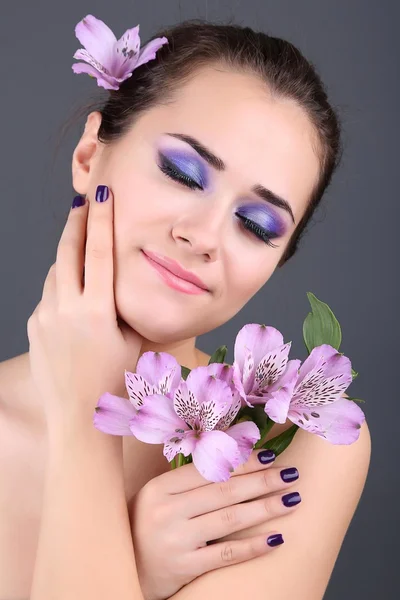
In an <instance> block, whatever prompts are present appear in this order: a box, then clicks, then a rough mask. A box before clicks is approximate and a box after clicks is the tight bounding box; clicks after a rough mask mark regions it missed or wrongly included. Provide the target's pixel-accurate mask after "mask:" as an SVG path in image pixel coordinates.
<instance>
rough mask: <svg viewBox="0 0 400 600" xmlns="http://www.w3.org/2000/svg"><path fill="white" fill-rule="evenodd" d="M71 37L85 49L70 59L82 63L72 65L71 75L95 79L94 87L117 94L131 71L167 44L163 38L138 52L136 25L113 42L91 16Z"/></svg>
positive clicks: (84, 20) (103, 28)
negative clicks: (95, 84)
mask: <svg viewBox="0 0 400 600" xmlns="http://www.w3.org/2000/svg"><path fill="white" fill-rule="evenodd" d="M75 34H76V37H77V38H78V40H79V41H80V42H81V44H82V45H83V46H84V48H85V49H82V48H81V49H80V50H77V51H76V52H75V54H74V58H76V59H78V60H83V61H85V62H80V63H75V64H73V65H72V70H73V72H74V73H77V74H79V73H87V74H88V75H90V77H95V78H96V79H97V85H98V86H99V87H103V88H105V89H106V90H118V89H119V86H120V84H121V83H122V82H123V81H125V80H126V79H128V78H129V77H131V75H132V71H134V69H136V68H137V67H140V65H143V64H145V63H146V62H148V61H149V60H153V59H154V58H155V56H156V52H157V50H159V49H160V48H161V46H163V45H164V44H168V40H167V38H166V37H161V38H156V39H154V40H151V41H150V42H149V43H148V44H146V45H145V46H143V48H142V49H140V37H139V25H137V26H136V27H133V28H132V29H127V30H126V32H125V33H124V35H123V36H122V37H121V38H120V39H119V40H117V38H116V37H115V35H114V33H113V32H112V31H111V29H110V28H109V27H108V25H106V24H105V23H104V22H103V21H101V20H100V19H96V17H94V16H93V15H86V17H85V18H84V19H82V21H80V22H79V23H78V24H77V26H76V27H75ZM86 63H87V64H86Z"/></svg>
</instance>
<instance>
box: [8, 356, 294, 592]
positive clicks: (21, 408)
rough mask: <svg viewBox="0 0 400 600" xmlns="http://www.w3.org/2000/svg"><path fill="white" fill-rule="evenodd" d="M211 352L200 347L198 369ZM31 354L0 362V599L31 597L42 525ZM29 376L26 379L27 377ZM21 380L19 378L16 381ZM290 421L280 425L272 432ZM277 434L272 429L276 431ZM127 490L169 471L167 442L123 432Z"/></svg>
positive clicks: (43, 439) (41, 466)
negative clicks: (164, 445) (30, 386)
mask: <svg viewBox="0 0 400 600" xmlns="http://www.w3.org/2000/svg"><path fill="white" fill-rule="evenodd" d="M209 358H210V356H209V355H208V354H205V353H204V352H202V351H201V350H198V349H197V348H195V359H196V362H192V363H191V365H188V366H189V367H190V368H194V367H196V366H200V365H206V364H207V363H208V360H209ZM28 377H29V372H28V354H27V353H26V354H21V355H19V356H16V357H14V358H12V359H9V360H6V361H4V362H2V363H0V390H1V393H0V440H1V444H0V511H1V515H2V518H1V519H0V598H1V600H3V599H4V600H5V599H7V600H24V599H25V598H28V597H29V593H30V586H31V581H32V574H33V568H34V560H35V555H36V547H37V540H38V534H39V527H40V515H41V506H42V494H43V483H44V475H45V462H46V451H47V435H46V427H45V424H44V421H43V416H42V415H41V414H40V411H38V410H33V407H34V406H37V405H36V401H38V399H37V398H35V397H34V394H32V393H31V394H29V405H30V406H31V410H29V408H27V401H26V396H25V395H24V396H22V395H21V392H22V391H24V392H25V390H26V389H27V388H26V387H25V386H24V385H23V384H24V383H25V385H27V383H28V381H29V379H28ZM24 378H26V379H25V381H24ZM16 382H19V384H18V383H16ZM289 426H290V423H289V422H288V423H287V424H284V425H276V426H275V428H274V433H273V435H276V434H277V433H279V432H280V431H283V430H284V429H286V428H287V427H289ZM271 435H272V433H271ZM123 444H124V464H125V486H126V487H125V489H126V498H127V502H129V501H130V500H131V499H132V498H133V496H134V495H135V494H136V493H137V492H138V491H139V490H140V489H141V488H142V487H143V486H144V485H145V483H147V482H148V481H149V480H150V479H153V478H154V477H157V475H160V474H161V473H164V472H166V471H168V470H169V465H168V463H167V461H166V460H165V457H164V456H163V454H162V446H158V445H150V444H143V443H142V442H139V441H138V440H136V439H135V438H134V437H133V436H132V437H124V439H123Z"/></svg>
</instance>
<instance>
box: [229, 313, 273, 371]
mask: <svg viewBox="0 0 400 600" xmlns="http://www.w3.org/2000/svg"><path fill="white" fill-rule="evenodd" d="M283 343H284V342H283V336H282V334H281V332H280V331H278V329H275V327H269V326H267V325H260V324H259V323H249V324H247V325H245V326H244V327H242V329H241V330H240V331H239V333H238V334H237V336H236V340H235V346H234V356H235V362H236V363H237V364H238V366H239V368H240V370H241V371H242V372H243V366H244V361H245V360H246V356H247V351H250V352H251V354H252V355H253V358H254V364H255V365H258V364H259V363H260V361H261V359H262V358H263V357H264V356H265V355H266V354H267V353H268V352H271V351H272V350H275V349H276V348H280V347H281V346H282V345H283Z"/></svg>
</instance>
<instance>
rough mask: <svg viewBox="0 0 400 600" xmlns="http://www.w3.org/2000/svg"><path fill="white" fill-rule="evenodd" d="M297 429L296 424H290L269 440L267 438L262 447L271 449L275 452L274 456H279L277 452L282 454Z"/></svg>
mask: <svg viewBox="0 0 400 600" xmlns="http://www.w3.org/2000/svg"><path fill="white" fill-rule="evenodd" d="M298 429H299V426H298V425H292V426H291V427H289V429H287V430H286V431H284V432H283V433H281V434H279V435H277V436H276V437H274V438H272V439H270V440H267V441H266V442H265V444H264V446H263V448H266V449H267V448H268V449H269V450H272V451H273V452H274V453H275V456H279V454H282V452H283V451H284V450H286V448H287V447H288V446H289V444H290V443H291V441H292V439H293V438H294V435H295V433H296V431H297V430H298Z"/></svg>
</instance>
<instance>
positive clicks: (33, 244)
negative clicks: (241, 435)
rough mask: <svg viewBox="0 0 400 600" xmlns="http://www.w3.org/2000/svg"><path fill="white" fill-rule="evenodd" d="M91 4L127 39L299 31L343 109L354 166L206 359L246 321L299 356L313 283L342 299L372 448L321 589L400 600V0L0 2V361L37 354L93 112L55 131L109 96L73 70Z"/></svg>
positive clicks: (295, 36)
mask: <svg viewBox="0 0 400 600" xmlns="http://www.w3.org/2000/svg"><path fill="white" fill-rule="evenodd" d="M88 13H92V14H94V15H95V16H96V17H98V18H100V19H102V20H103V21H105V22H106V23H107V24H108V25H109V26H110V27H111V28H112V29H113V30H114V32H115V33H116V34H117V37H120V36H121V35H122V33H123V32H124V31H125V30H126V29H127V28H128V27H133V26H134V25H136V24H137V23H140V26H141V35H142V39H145V38H146V37H147V36H150V35H152V33H153V32H154V30H155V29H156V28H157V27H159V26H162V25H167V24H168V25H169V24H173V23H176V22H177V21H179V20H181V19H185V18H194V17H200V18H208V19H209V20H212V21H219V22H224V21H226V20H227V19H232V18H233V20H234V22H236V23H238V24H245V25H249V26H253V27H255V28H259V29H262V30H264V31H266V32H268V33H270V34H272V35H276V36H281V37H284V38H287V39H289V40H290V41H292V42H293V43H295V44H296V45H298V46H299V48H300V49H301V50H302V51H303V53H304V54H305V55H306V56H307V57H308V58H309V59H310V60H311V61H312V62H313V63H314V64H315V65H316V67H317V69H318V70H319V72H320V73H321V75H322V78H323V80H324V81H325V83H326V85H327V88H328V92H329V95H330V99H331V101H332V102H333V103H334V105H335V106H336V107H337V108H338V109H339V111H340V114H341V116H342V118H343V119H344V129H345V132H344V133H345V144H346V151H345V155H344V160H343V165H342V167H341V169H340V171H339V172H338V173H337V174H336V177H335V179H334V183H333V185H332V187H331V189H330V190H329V192H328V194H327V195H326V197H325V201H324V204H323V208H322V209H320V210H319V211H318V213H317V215H316V217H315V218H314V220H313V225H312V226H311V227H310V228H309V233H308V235H306V238H305V239H304V240H303V244H302V247H301V248H300V251H299V253H298V254H297V255H296V256H295V257H294V258H292V259H291V261H290V262H289V263H288V264H287V265H286V266H285V267H284V268H283V269H281V270H277V271H276V272H275V274H274V276H273V277H272V279H271V280H270V281H269V282H268V283H267V285H266V286H265V287H264V288H263V289H262V290H261V291H260V292H259V294H257V295H256V296H255V297H254V298H253V299H252V300H251V301H250V302H249V304H248V305H247V306H246V307H245V308H244V309H243V310H242V311H241V313H239V314H238V315H237V316H236V317H235V318H234V319H232V320H231V321H230V322H229V323H227V324H226V325H225V326H223V327H220V328H219V329H217V330H215V331H213V332H212V333H210V334H207V335H204V336H202V337H201V338H199V341H198V345H199V347H200V348H201V349H202V350H204V351H206V352H208V353H211V352H212V351H213V350H214V349H215V348H216V347H217V346H218V345H220V344H223V343H226V344H227V345H228V347H229V348H230V354H228V357H227V359H228V360H232V359H233V356H232V344H233V342H234V339H235V335H236V333H237V331H238V330H239V329H240V327H242V326H243V325H244V324H245V323H247V322H259V323H262V322H265V323H266V324H268V325H273V326H274V327H277V328H278V329H280V330H281V331H282V332H283V334H284V337H285V341H289V340H292V341H293V345H292V351H291V357H292V358H294V357H296V358H300V359H302V360H304V359H305V358H306V351H305V348H304V346H303V341H302V324H303V320H304V318H305V317H306V315H307V313H308V311H309V303H308V300H307V296H306V292H307V291H312V292H313V293H314V294H315V295H316V296H317V297H318V298H320V299H321V300H323V301H325V302H327V303H328V304H329V305H330V306H331V308H332V309H333V311H334V313H335V314H336V316H337V318H338V319H339V321H340V323H341V326H342V330H343V342H342V346H341V351H342V352H344V353H345V354H346V355H347V356H349V357H350V358H351V360H352V364H353V368H354V369H355V370H356V371H358V372H359V373H360V375H359V377H358V379H357V380H356V381H355V382H354V383H353V384H352V385H351V386H350V388H349V394H350V395H351V396H357V397H360V398H364V399H365V400H366V401H367V402H366V404H364V405H362V408H363V410H364V411H365V413H366V415H367V420H368V422H369V427H370V430H371V434H372V445H373V452H372V461H371V467H370V472H369V477H368V480H367V484H366V488H365V490H364V494H363V496H362V499H361V502H360V504H359V506H358V509H357V512H356V515H355V517H354V519H353V522H352V524H351V527H350V529H349V531H348V534H347V536H346V538H345V541H344V544H343V547H342V550H341V553H340V556H339V558H338V561H337V563H336V566H335V569H334V572H333V575H332V578H331V581H330V584H329V587H328V590H327V593H326V595H325V598H326V600H338V599H339V598H340V599H341V600H347V599H352V600H353V599H356V600H358V599H360V600H361V599H363V600H367V599H371V600H372V599H373V600H375V599H376V598H377V597H378V596H379V597H380V596H381V595H382V597H384V598H385V599H386V600H389V599H392V598H393V599H394V598H395V597H396V598H397V597H398V595H397V594H398V585H397V582H396V581H395V574H397V573H396V572H395V556H396V554H397V552H396V551H397V548H398V540H397V539H396V538H397V537H398V534H399V528H398V525H397V523H398V515H397V510H398V497H399V496H398V488H399V476H398V465H397V460H398V454H399V453H398V450H399V445H398V443H397V438H398V434H397V418H396V415H397V413H396V409H397V408H398V403H399V398H398V392H397V389H398V386H397V385H395V383H397V381H395V377H396V374H395V373H394V368H393V367H394V355H395V352H396V350H397V345H396V341H397V340H398V337H399V336H398V334H399V320H398V317H397V311H396V310H395V307H398V306H399V288H398V281H397V279H398V264H397V263H398V249H397V236H398V227H399V216H400V215H399V200H398V195H399V194H398V179H397V177H398V173H399V169H398V165H397V159H398V157H399V153H398V143H399V142H398V138H399V127H398V125H399V119H398V110H399V78H398V60H399V56H400V48H399V45H400V44H399V36H398V25H399V21H400V11H399V5H398V3H396V2H394V1H393V2H390V1H389V0H385V1H382V0H380V1H379V2H378V1H377V0H375V1H372V2H371V1H369V2H364V1H362V0H351V1H349V0H347V1H345V0H340V1H338V0H335V1H334V2H333V1H331V2H328V1H325V2H321V0H313V1H311V0H307V1H305V0H292V1H282V0H281V1H279V2H274V1H267V0H259V1H256V0H242V1H240V0H235V1H230V2H229V1H228V0H225V1H222V0H221V1H217V0H215V1H214V2H212V1H211V0H210V1H209V2H206V1H205V0H198V1H195V0H191V1H187V2H177V1H172V0H158V1H156V0H147V1H146V2H128V1H127V0H126V1H125V0H113V2H109V0H96V2H94V1H91V2H90V1H86V2H82V0H69V1H68V2H60V1H57V2H54V1H53V0H45V1H41V2H32V3H30V2H27V1H26V2H24V3H23V7H22V5H21V3H19V2H18V3H17V2H10V1H9V0H6V1H5V0H1V4H0V51H1V56H2V60H1V61H0V88H1V95H0V107H1V115H0V116H1V133H2V136H1V147H0V148H1V149H0V157H1V160H0V181H1V184H2V193H1V201H0V202H1V212H0V270H1V284H0V285H1V295H0V302H1V312H0V327H1V329H0V331H1V335H0V360H5V359H7V358H10V357H12V356H15V355H17V354H20V353H23V352H26V351H27V350H28V340H27V335H26V321H27V319H28V317H29V315H30V314H31V312H32V311H33V309H34V308H35V306H36V304H37V302H38V301H39V300H40V296H41V290H42V285H43V281H44V278H45V276H46V273H47V270H48V268H49V266H50V265H51V263H52V262H54V260H55V252H56V247H57V242H58V239H59V237H60V234H61V231H62V228H63V226H64V222H65V219H66V216H67V213H68V211H69V208H70V203H71V200H72V194H73V190H72V187H71V156H72V151H73V149H74V147H75V144H76V143H77V141H78V139H79V136H80V134H81V131H82V126H83V121H81V122H80V124H78V125H77V126H76V127H75V128H73V129H72V130H71V131H70V133H69V135H68V136H67V138H66V139H65V140H64V142H63V145H62V147H61V150H60V152H59V154H58V156H57V160H56V161H55V162H54V161H53V158H54V152H55V147H56V142H57V139H58V136H59V127H60V126H61V125H62V124H63V123H64V122H65V121H66V119H67V117H68V116H69V115H70V113H71V110H72V109H73V108H74V107H76V106H79V105H81V104H82V103H84V102H85V101H86V100H87V99H89V97H90V98H91V97H96V95H98V93H101V91H100V88H97V85H96V82H95V81H94V80H92V79H90V78H89V77H87V76H86V77H85V76H83V75H80V76H79V77H78V76H76V75H74V74H73V72H72V70H71V64H72V63H73V62H76V61H74V60H73V58H72V56H73V54H74V52H75V51H76V50H77V49H78V48H79V47H80V43H79V42H78V40H77V39H76V38H75V35H74V27H75V25H76V23H77V22H78V21H79V20H81V19H82V18H83V17H84V16H85V15H86V14H88ZM393 410H395V413H394V416H392V414H391V413H392V411H393ZM396 450H397V452H396ZM395 530H397V531H395ZM321 535H323V531H321ZM309 568H310V569H312V568H313V565H309ZM288 570H290V565H288ZM396 579H397V578H396ZM383 590H384V591H383Z"/></svg>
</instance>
